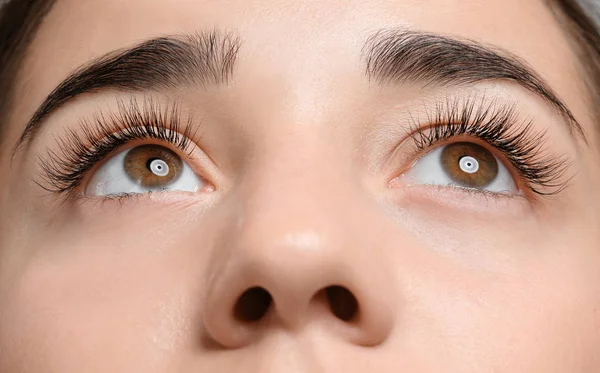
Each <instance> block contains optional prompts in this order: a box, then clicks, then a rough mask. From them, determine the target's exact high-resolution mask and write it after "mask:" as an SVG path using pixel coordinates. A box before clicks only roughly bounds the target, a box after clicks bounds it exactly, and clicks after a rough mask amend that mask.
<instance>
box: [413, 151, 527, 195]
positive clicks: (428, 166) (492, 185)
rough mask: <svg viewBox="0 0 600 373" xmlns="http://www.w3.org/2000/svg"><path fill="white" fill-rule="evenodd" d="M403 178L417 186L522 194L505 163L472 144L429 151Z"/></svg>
mask: <svg viewBox="0 0 600 373" xmlns="http://www.w3.org/2000/svg"><path fill="white" fill-rule="evenodd" d="M404 177H405V178H406V180H408V181H409V182H411V183H415V184H431V185H447V186H459V187H463V188H469V189H478V190H484V191H488V192H494V193H504V194H518V193H519V190H518V189H517V187H516V185H515V181H514V179H513V178H512V176H511V174H510V172H509V171H508V170H507V169H506V167H505V166H504V165H503V164H502V162H501V161H499V160H498V158H496V157H495V156H494V155H493V154H492V153H491V152H490V151H489V150H487V149H486V148H484V147H483V146H480V145H477V144H475V143H470V142H456V143H452V144H448V145H445V146H441V147H438V148H436V149H434V150H432V151H430V152H429V153H427V154H425V155H424V156H423V157H421V158H420V159H419V160H418V161H417V162H416V163H415V164H414V165H413V166H412V168H411V169H410V170H409V171H408V172H406V173H405V174H404Z"/></svg>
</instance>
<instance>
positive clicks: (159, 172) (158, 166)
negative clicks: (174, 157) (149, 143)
mask: <svg viewBox="0 0 600 373" xmlns="http://www.w3.org/2000/svg"><path fill="white" fill-rule="evenodd" d="M146 167H147V168H148V170H150V172H152V173H153V174H155V175H156V176H161V177H164V176H167V175H168V174H169V165H167V163H166V162H165V161H163V160H162V159H159V158H151V159H149V160H148V162H147V163H146Z"/></svg>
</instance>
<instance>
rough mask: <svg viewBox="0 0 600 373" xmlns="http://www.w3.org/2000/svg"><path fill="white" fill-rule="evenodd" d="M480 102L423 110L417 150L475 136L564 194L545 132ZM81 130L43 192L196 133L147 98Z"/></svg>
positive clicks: (47, 173)
mask: <svg viewBox="0 0 600 373" xmlns="http://www.w3.org/2000/svg"><path fill="white" fill-rule="evenodd" d="M484 101H485V99H482V100H481V101H479V100H474V99H469V100H467V101H466V102H465V101H460V100H455V101H452V100H449V99H448V100H446V101H445V102H438V103H437V104H436V107H435V110H434V111H433V112H431V111H426V114H427V119H428V122H427V123H428V128H427V129H423V128H422V126H420V125H417V124H416V121H415V120H414V119H413V120H412V124H411V127H410V130H409V134H410V137H411V138H412V139H413V141H414V144H415V146H416V148H417V149H418V151H420V152H422V151H426V150H428V149H431V148H432V147H434V146H435V145H437V144H439V143H441V142H444V141H447V140H450V139H452V138H455V137H459V136H468V137H474V138H477V139H480V140H482V141H483V142H485V143H486V144H488V145H490V146H492V147H494V148H495V149H496V150H498V151H499V152H501V153H502V154H503V155H504V156H505V157H506V159H507V160H508V162H509V163H510V164H511V165H512V166H513V168H514V169H515V170H516V171H517V173H518V174H519V176H520V177H522V178H523V179H524V180H526V181H527V187H528V188H529V189H530V190H531V191H532V192H533V193H536V194H538V195H545V196H547V195H555V194H558V193H560V192H561V191H562V190H564V189H565V188H566V187H567V185H568V181H569V180H564V177H563V176H564V175H565V173H566V172H567V170H568V168H569V162H568V161H567V158H566V157H564V156H556V155H552V154H550V155H542V154H541V153H542V151H543V150H545V146H544V144H545V142H546V141H545V140H546V134H545V132H535V131H534V130H533V127H532V124H531V123H525V124H524V125H522V124H523V123H520V122H519V121H518V119H517V118H518V112H517V110H516V108H515V106H514V105H513V106H503V105H501V104H497V103H496V102H494V101H492V102H491V103H488V104H484ZM80 127H81V133H82V135H80V134H77V133H76V132H75V131H73V130H69V131H67V133H66V135H65V136H64V137H63V138H62V139H59V140H58V142H59V152H55V151H50V152H49V153H48V156H47V157H46V158H42V159H40V162H39V163H40V167H41V168H42V170H43V173H44V179H45V180H44V181H45V183H38V184H39V185H40V186H41V187H42V188H44V189H45V190H48V191H50V192H53V193H57V194H65V193H69V192H72V191H74V190H75V189H77V188H78V187H80V186H81V184H82V182H83V180H84V178H85V176H86V175H87V174H88V172H89V171H90V170H91V169H93V168H94V167H95V166H96V165H97V164H98V163H100V162H101V161H103V160H104V159H106V158H107V157H108V156H109V155H110V154H112V153H113V152H115V151H116V150H118V149H120V148H121V147H122V146H124V145H126V144H128V143H129V142H131V141H135V140H148V139H155V140H159V141H162V142H166V143H169V144H171V145H172V146H174V147H175V148H177V149H179V150H180V151H181V152H183V153H185V154H188V155H189V154H191V152H192V151H193V149H194V147H195V145H194V143H193V142H192V141H191V140H190V139H191V138H195V135H196V131H197V127H196V126H195V125H194V123H193V121H192V118H190V119H189V120H188V121H187V123H185V125H182V123H181V112H180V110H179V106H178V105H177V104H174V105H172V106H170V107H169V106H167V107H166V108H161V107H160V106H158V105H155V104H154V103H153V102H152V101H151V100H148V101H145V103H144V105H143V106H141V107H140V105H139V104H138V103H137V101H136V100H134V99H132V100H131V101H130V102H129V104H125V103H124V102H122V101H119V102H118V111H117V112H116V113H111V114H107V115H103V114H99V115H96V116H95V117H94V119H93V120H92V121H87V120H83V121H81V125H80ZM89 144H93V145H89Z"/></svg>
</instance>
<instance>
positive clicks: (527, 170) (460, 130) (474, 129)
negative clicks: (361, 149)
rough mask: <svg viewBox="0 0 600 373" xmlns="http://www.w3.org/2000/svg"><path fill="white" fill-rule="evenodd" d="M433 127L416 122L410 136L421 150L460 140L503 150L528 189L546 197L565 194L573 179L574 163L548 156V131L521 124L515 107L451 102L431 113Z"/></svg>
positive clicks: (430, 120)
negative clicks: (477, 141)
mask: <svg viewBox="0 0 600 373" xmlns="http://www.w3.org/2000/svg"><path fill="white" fill-rule="evenodd" d="M427 119H428V123H429V124H430V127H429V128H427V129H425V130H423V129H419V126H418V125H416V123H415V121H414V119H413V123H412V125H411V130H410V136H411V137H412V138H413V140H414V142H415V145H416V146H417V148H418V149H419V150H426V149H428V148H430V147H431V146H433V145H435V144H437V143H439V142H442V141H445V140H449V139H452V138H454V137H456V136H471V137H475V138H478V139H480V140H482V141H484V142H486V143H488V144H489V145H491V146H493V147H494V148H496V149H497V150H499V151H500V152H501V153H502V154H504V156H505V157H506V159H507V160H508V161H509V162H510V163H511V164H512V166H513V167H514V168H515V169H516V171H517V172H518V173H519V174H520V176H521V177H523V178H524V179H525V180H526V181H527V186H528V188H529V189H530V190H531V191H532V192H534V193H536V194H538V195H543V196H548V195H555V194H558V193H560V192H561V191H563V190H564V189H565V188H566V187H567V186H568V182H569V179H565V177H564V176H565V174H566V172H567V170H568V169H569V166H570V162H569V161H568V158H567V157H566V156H561V155H555V154H547V153H548V152H547V151H546V150H547V149H546V146H545V144H546V140H547V134H546V132H545V131H535V130H534V127H533V124H532V122H531V121H529V122H523V121H519V112H518V111H517V109H516V107H515V105H508V106H506V105H502V104H499V103H497V102H496V101H491V102H489V101H488V103H487V104H486V99H485V97H484V98H482V99H481V100H476V99H467V100H466V101H464V100H463V101H461V100H458V99H457V100H451V99H447V100H446V101H445V102H438V103H437V104H436V109H435V111H434V112H433V114H432V113H431V112H429V111H428V112H427Z"/></svg>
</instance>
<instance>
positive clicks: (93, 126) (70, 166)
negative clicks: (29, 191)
mask: <svg viewBox="0 0 600 373" xmlns="http://www.w3.org/2000/svg"><path fill="white" fill-rule="evenodd" d="M196 131H197V127H196V128H195V126H194V125H193V122H192V118H191V117H190V118H189V119H188V121H187V122H186V123H185V124H184V125H182V123H181V111H180V109H179V106H178V105H177V104H172V105H167V106H165V107H161V106H159V105H157V104H155V103H154V102H153V101H152V100H145V101H144V104H143V105H142V106H140V105H139V104H138V102H137V101H136V100H135V99H132V100H131V101H130V102H129V103H128V104H126V103H124V102H123V101H119V102H118V110H117V112H116V113H112V112H111V113H109V114H102V113H100V114H96V115H95V116H94V117H93V119H92V120H82V121H81V122H80V128H79V130H78V131H76V130H74V129H68V130H67V131H66V133H65V135H64V136H63V137H61V138H57V139H56V141H57V142H58V149H59V150H58V151H53V150H49V151H48V155H47V156H46V157H44V158H40V160H39V165H40V167H41V169H42V171H43V175H44V180H43V181H44V182H41V183H40V182H38V185H40V186H41V187H42V188H44V189H45V190H47V191H50V192H54V193H58V194H63V193H66V192H70V191H72V190H75V189H76V188H78V187H79V186H81V183H82V181H83V179H84V178H85V176H86V174H87V172H88V171H89V170H90V169H92V168H93V167H94V166H95V165H96V164H97V163H98V162H100V161H102V160H104V159H105V158H107V157H108V156H109V155H110V154H111V153H113V152H114V151H115V150H117V149H119V148H120V147H122V146H124V145H125V144H127V143H129V142H131V141H133V140H143V139H156V140H160V141H163V142H166V143H169V144H172V145H173V146H175V147H176V148H178V149H180V150H181V151H182V152H184V153H187V154H189V153H191V152H192V151H193V146H194V145H193V142H192V141H191V140H190V139H191V138H194V136H195V134H196Z"/></svg>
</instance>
